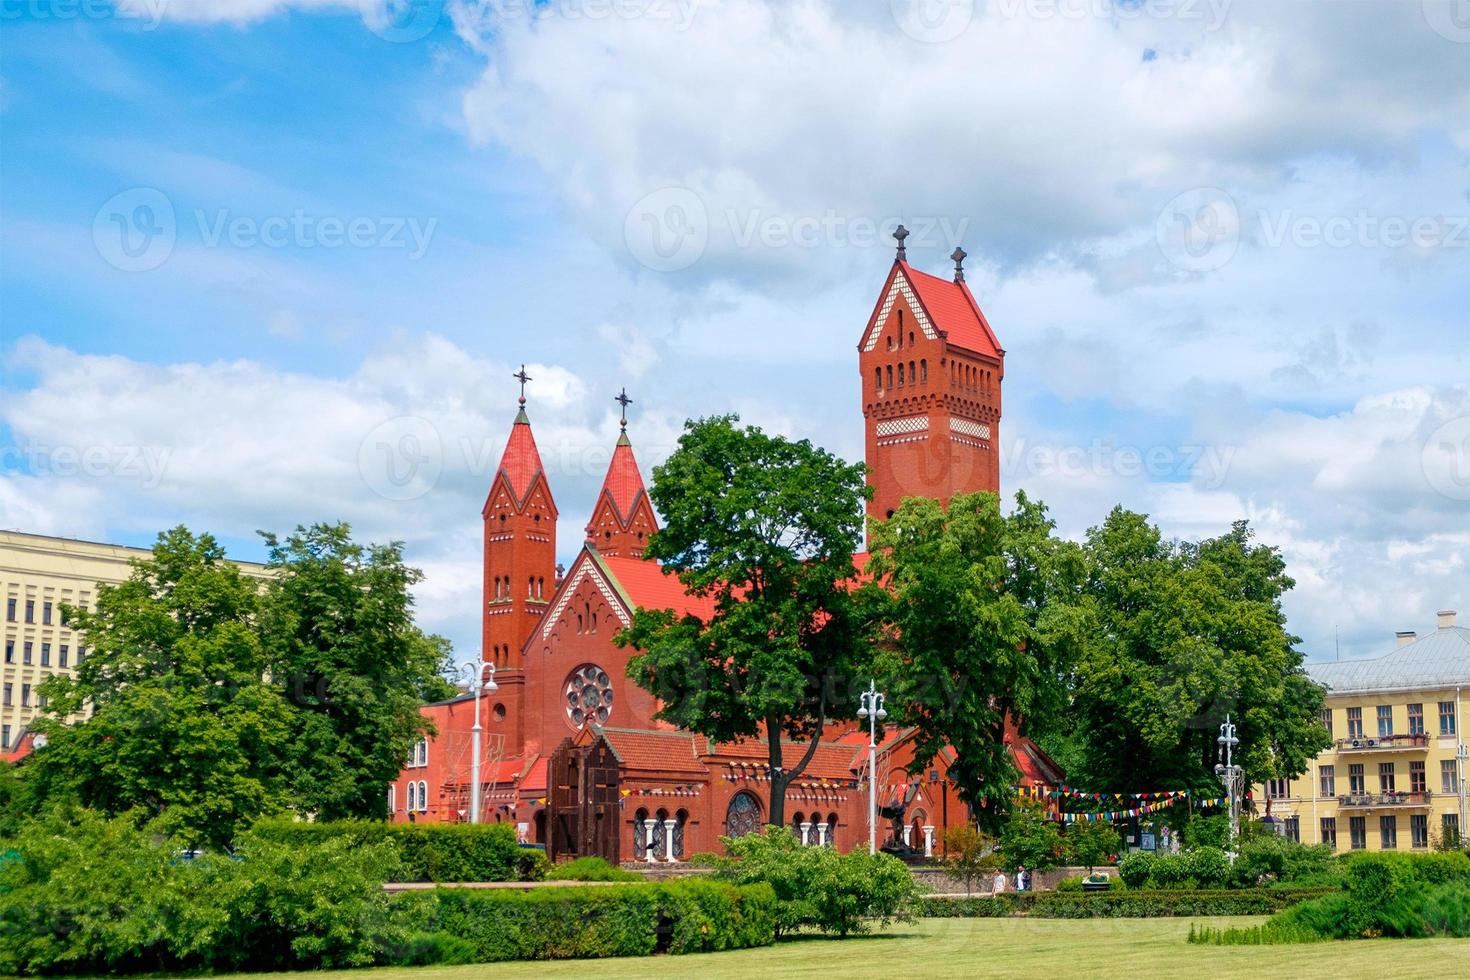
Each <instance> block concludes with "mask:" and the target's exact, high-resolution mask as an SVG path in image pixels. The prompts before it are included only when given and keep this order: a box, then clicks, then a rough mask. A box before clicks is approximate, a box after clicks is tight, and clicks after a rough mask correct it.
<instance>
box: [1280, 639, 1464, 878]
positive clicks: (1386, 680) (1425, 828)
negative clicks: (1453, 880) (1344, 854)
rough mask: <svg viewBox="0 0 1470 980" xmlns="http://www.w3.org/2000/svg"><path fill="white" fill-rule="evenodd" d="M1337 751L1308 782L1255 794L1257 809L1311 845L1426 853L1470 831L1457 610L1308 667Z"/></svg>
mask: <svg viewBox="0 0 1470 980" xmlns="http://www.w3.org/2000/svg"><path fill="white" fill-rule="evenodd" d="M1307 672H1308V673H1309V674H1310V675H1311V677H1312V679H1313V680H1315V681H1317V682H1318V683H1319V684H1321V685H1322V686H1323V687H1324V688H1326V690H1327V710H1326V711H1324V712H1323V718H1322V720H1323V723H1324V724H1326V725H1327V729H1328V731H1329V732H1330V733H1331V734H1332V738H1333V745H1332V747H1331V748H1329V749H1327V750H1326V751H1325V752H1323V753H1322V754H1321V755H1319V756H1317V758H1316V759H1315V760H1314V761H1313V762H1312V765H1311V766H1310V768H1309V769H1308V770H1307V772H1306V773H1304V774H1303V775H1302V776H1300V777H1298V778H1297V779H1291V780H1273V781H1271V782H1270V783H1268V784H1266V785H1265V786H1257V787H1255V790H1254V792H1255V799H1256V804H1257V805H1256V809H1257V812H1258V813H1261V814H1264V813H1265V811H1266V810H1267V808H1268V807H1269V810H1270V815H1271V816H1272V817H1274V818H1276V819H1278V820H1281V821H1284V823H1285V828H1286V834H1287V836H1289V837H1295V838H1296V839H1298V840H1300V841H1301V842H1302V843H1304V844H1332V845H1333V846H1334V847H1335V848H1336V849H1337V850H1339V851H1347V850H1355V849H1356V850H1370V851H1376V850H1401V851H1407V850H1424V849H1426V848H1428V847H1430V846H1431V845H1432V844H1433V843H1434V842H1435V841H1437V840H1440V839H1442V838H1445V837H1452V838H1453V837H1459V836H1461V835H1462V834H1463V832H1464V830H1465V828H1466V792H1465V777H1466V774H1467V765H1466V763H1467V759H1466V748H1465V738H1466V732H1465V724H1466V717H1465V713H1464V712H1465V709H1466V708H1467V707H1470V629H1466V628H1465V627H1463V626H1458V625H1456V616H1455V613H1453V612H1442V613H1440V614H1439V624H1438V627H1437V628H1436V629H1435V630H1434V631H1433V632H1430V633H1427V634H1425V635H1422V636H1421V635H1418V634H1416V633H1400V634H1398V645H1397V647H1395V648H1394V649H1392V650H1391V651H1390V652H1388V653H1386V654H1383V655H1382V656H1379V657H1374V658H1371V659H1366V660H1350V661H1343V662H1340V663H1321V664H1308V665H1307Z"/></svg>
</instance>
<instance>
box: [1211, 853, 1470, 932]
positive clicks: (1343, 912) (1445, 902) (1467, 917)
mask: <svg viewBox="0 0 1470 980" xmlns="http://www.w3.org/2000/svg"><path fill="white" fill-rule="evenodd" d="M1375 856H1376V855H1375ZM1389 857H1394V855H1390V856H1389ZM1354 863H1355V864H1356V863H1359V862H1354ZM1361 863H1362V865H1363V867H1362V869H1361V870H1360V871H1358V872H1357V873H1356V874H1355V876H1354V879H1353V883H1354V884H1355V885H1357V886H1358V888H1359V891H1358V892H1357V893H1354V892H1347V893H1343V892H1338V893H1335V894H1330V895H1324V896H1322V897H1320V898H1317V899H1314V900H1312V901H1309V902H1303V903H1301V904H1300V905H1295V906H1293V907H1291V908H1289V909H1287V910H1286V911H1284V912H1282V913H1280V914H1279V915H1276V916H1274V917H1273V918H1272V919H1271V920H1270V921H1269V922H1266V923H1263V924H1262V925H1259V926H1253V927H1251V928H1248V929H1224V930H1216V929H1202V930H1198V931H1194V930H1191V934H1190V942H1196V943H1213V944H1216V945H1222V946H1244V945H1252V946H1253V945H1266V944H1272V943H1304V942H1322V941H1324V940H1330V939H1356V938H1360V937H1373V936H1398V937H1418V936H1445V937H1453V938H1465V937H1470V884H1466V883H1465V882H1464V881H1452V882H1449V883H1447V884H1443V885H1438V886H1434V887H1432V888H1431V887H1426V886H1424V885H1422V884H1420V883H1417V882H1415V881H1413V880H1412V877H1411V876H1409V875H1408V874H1407V872H1406V871H1405V870H1404V869H1405V868H1406V867H1407V864H1406V863H1405V862H1398V861H1393V860H1388V861H1372V860H1369V861H1363V862H1361ZM1395 879H1397V880H1395Z"/></svg>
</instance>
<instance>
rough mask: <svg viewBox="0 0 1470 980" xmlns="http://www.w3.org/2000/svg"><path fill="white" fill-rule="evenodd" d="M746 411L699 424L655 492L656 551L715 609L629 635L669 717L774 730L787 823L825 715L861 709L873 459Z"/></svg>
mask: <svg viewBox="0 0 1470 980" xmlns="http://www.w3.org/2000/svg"><path fill="white" fill-rule="evenodd" d="M738 422H739V419H738V418H737V417H735V416H733V415H731V416H719V417H714V418H707V419H699V420H692V421H690V422H688V423H687V424H686V425H685V428H684V433H683V435H682V436H681V437H680V439H679V445H678V447H677V448H676V449H675V451H674V452H673V454H672V455H670V457H669V458H668V460H667V461H666V462H665V463H664V464H663V465H662V466H659V467H656V468H655V469H654V472H653V489H652V490H651V491H650V494H649V495H650V496H651V497H652V498H653V502H654V504H655V505H656V506H657V508H658V511H659V513H660V515H662V518H663V526H662V527H660V528H659V530H658V531H657V532H655V533H654V534H653V535H652V536H651V537H650V539H649V544H648V549H647V552H646V554H647V556H648V557H650V558H654V559H657V560H659V561H660V562H662V563H663V565H664V567H665V568H667V569H671V570H673V571H674V572H675V573H677V575H678V577H679V580H680V582H681V583H683V585H684V587H685V588H686V589H687V590H688V591H689V592H691V593H692V594H694V595H698V596H704V597H708V598H709V599H711V600H713V602H714V607H715V611H714V614H713V615H712V616H711V617H710V618H709V620H708V621H703V620H701V619H699V618H698V617H695V616H692V615H687V616H682V617H680V616H676V615H675V614H674V613H673V612H672V611H670V610H657V609H640V610H638V611H637V612H636V613H635V615H634V619H633V624H632V626H631V627H630V628H628V629H627V630H624V631H623V632H622V633H620V634H619V637H618V642H619V643H621V644H623V645H630V646H633V647H635V648H636V649H637V651H638V652H637V653H636V655H635V656H633V657H632V659H631V660H630V661H629V664H628V676H629V677H631V678H632V679H633V680H634V681H636V682H637V683H638V684H639V685H640V686H642V687H643V688H645V689H646V690H647V691H649V692H650V693H651V694H653V695H654V696H655V697H657V698H658V699H659V701H660V703H661V708H660V710H659V715H658V716H659V717H660V718H662V719H663V720H665V721H669V722H672V723H674V724H676V725H679V726H681V727H683V728H687V729H689V730H691V731H695V732H699V733H700V734H703V735H707V736H709V737H711V738H714V739H718V740H732V739H740V738H751V737H759V736H764V737H765V739H766V741H767V761H768V765H769V770H770V779H771V782H770V787H771V812H770V813H769V814H768V820H769V822H771V823H776V824H780V823H782V822H783V820H784V817H783V813H784V799H785V792H786V787H787V785H788V784H789V783H790V782H791V781H792V780H793V779H795V778H797V777H798V776H799V775H800V774H801V772H802V771H803V770H804V769H805V767H806V766H807V764H808V763H809V761H810V760H811V758H812V755H813V753H814V751H815V749H816V745H817V742H818V740H819V738H820V736H821V732H822V727H823V725H824V723H825V722H826V721H827V720H829V719H831V718H833V717H839V716H845V717H851V715H852V713H853V711H854V709H855V708H856V701H855V698H854V697H850V696H849V693H848V690H847V688H848V687H849V686H850V685H851V679H852V678H853V677H854V676H856V674H857V673H858V671H857V665H858V664H859V663H860V662H864V661H865V660H866V658H867V656H868V655H869V645H868V644H867V642H866V640H865V634H864V629H863V623H864V619H863V617H862V615H861V614H860V613H859V611H858V610H857V609H856V608H855V601H856V600H855V596H854V589H853V580H854V575H855V572H854V568H853V554H854V552H855V551H856V550H857V548H858V545H859V542H860V540H861V534H862V517H861V515H862V510H863V504H864V501H865V500H866V499H867V495H868V492H869V491H868V488H867V486H866V485H865V483H864V479H863V472H864V471H863V467H862V466H861V465H853V464H848V463H845V462H843V461H842V460H841V459H839V458H837V457H836V456H833V455H832V454H831V453H828V452H826V451H825V450H822V449H820V448H818V447H816V446H813V445H812V444H811V443H810V442H807V441H806V440H801V441H799V442H792V441H789V440H787V439H784V438H781V437H779V436H771V435H767V434H766V433H764V432H762V431H761V430H760V429H759V428H756V427H754V426H746V427H740V426H739V425H738V424H737V423H738ZM783 739H791V740H794V741H796V742H798V743H800V742H804V743H806V744H805V745H800V746H797V747H790V746H783V744H782V741H783ZM791 756H794V757H791Z"/></svg>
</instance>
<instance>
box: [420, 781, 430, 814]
mask: <svg viewBox="0 0 1470 980" xmlns="http://www.w3.org/2000/svg"><path fill="white" fill-rule="evenodd" d="M419 812H420V813H428V812H429V784H428V783H426V782H424V781H423V780H422V779H420V780H419Z"/></svg>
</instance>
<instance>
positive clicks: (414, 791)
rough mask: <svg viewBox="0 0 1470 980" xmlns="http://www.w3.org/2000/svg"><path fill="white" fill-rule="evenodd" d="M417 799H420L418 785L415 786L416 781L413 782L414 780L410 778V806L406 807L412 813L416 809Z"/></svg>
mask: <svg viewBox="0 0 1470 980" xmlns="http://www.w3.org/2000/svg"><path fill="white" fill-rule="evenodd" d="M417 801H418V787H417V786H415V785H414V783H413V780H411V779H410V780H409V781H408V806H407V808H406V809H407V810H408V812H409V813H412V812H413V811H414V809H415V808H414V803H416V802H417Z"/></svg>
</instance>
